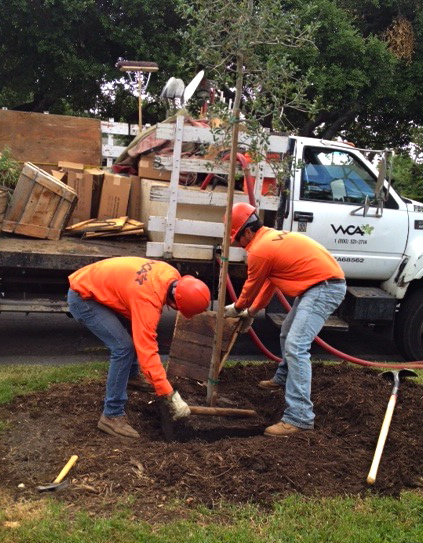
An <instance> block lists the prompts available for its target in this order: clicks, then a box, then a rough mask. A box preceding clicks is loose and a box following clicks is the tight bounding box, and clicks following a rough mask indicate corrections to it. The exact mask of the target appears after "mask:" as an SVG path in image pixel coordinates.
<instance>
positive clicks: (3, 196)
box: [0, 189, 9, 230]
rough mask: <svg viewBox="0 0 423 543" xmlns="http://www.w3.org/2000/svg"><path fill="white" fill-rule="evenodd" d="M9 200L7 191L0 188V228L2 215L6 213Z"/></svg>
mask: <svg viewBox="0 0 423 543" xmlns="http://www.w3.org/2000/svg"><path fill="white" fill-rule="evenodd" d="M8 201H9V193H8V192H7V190H3V189H0V230H1V225H2V224H3V219H4V215H5V213H6V208H7V202H8Z"/></svg>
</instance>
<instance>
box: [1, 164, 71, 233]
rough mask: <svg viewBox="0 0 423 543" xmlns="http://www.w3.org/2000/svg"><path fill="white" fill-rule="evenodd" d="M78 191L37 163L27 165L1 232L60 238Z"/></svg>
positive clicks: (14, 193)
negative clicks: (36, 164)
mask: <svg viewBox="0 0 423 543" xmlns="http://www.w3.org/2000/svg"><path fill="white" fill-rule="evenodd" d="M77 198H78V197H77V194H76V192H75V191H74V190H73V189H71V188H70V187H68V186H67V185H65V184H64V183H62V182H61V181H59V180H58V179H55V178H54V177H53V176H52V175H50V174H48V173H47V172H45V171H43V170H41V169H40V168H38V167H37V166H34V164H31V163H30V162H27V163H25V164H24V167H23V169H22V173H21V176H20V177H19V180H18V183H17V185H16V188H15V190H14V192H13V195H12V200H11V202H10V204H9V206H8V208H7V210H6V215H5V217H4V220H3V225H2V231H3V232H10V233H14V234H22V235H24V236H30V237H34V238H42V239H54V240H57V239H60V236H61V234H62V232H63V230H64V228H65V227H66V224H67V222H68V220H69V218H70V215H71V214H72V211H73V209H74V207H75V205H76V202H77Z"/></svg>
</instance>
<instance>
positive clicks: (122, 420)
mask: <svg viewBox="0 0 423 543" xmlns="http://www.w3.org/2000/svg"><path fill="white" fill-rule="evenodd" d="M97 427H98V428H99V429H100V430H102V431H103V432H106V434H110V435H111V436H116V437H132V438H134V439H136V438H139V437H140V435H139V433H138V432H137V431H136V430H134V428H132V426H130V425H129V423H128V419H127V418H126V415H121V416H119V417H106V415H101V417H100V420H99V421H98V424H97Z"/></svg>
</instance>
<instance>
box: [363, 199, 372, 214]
mask: <svg viewBox="0 0 423 543" xmlns="http://www.w3.org/2000/svg"><path fill="white" fill-rule="evenodd" d="M369 207H370V198H369V196H368V195H367V194H366V198H365V199H364V205H363V217H365V216H366V215H367V212H368V211H369Z"/></svg>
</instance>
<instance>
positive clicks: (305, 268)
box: [225, 202, 346, 437]
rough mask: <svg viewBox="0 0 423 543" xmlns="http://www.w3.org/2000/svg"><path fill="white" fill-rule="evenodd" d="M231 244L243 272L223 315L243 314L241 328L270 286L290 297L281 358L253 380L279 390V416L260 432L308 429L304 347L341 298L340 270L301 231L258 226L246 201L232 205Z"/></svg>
mask: <svg viewBox="0 0 423 543" xmlns="http://www.w3.org/2000/svg"><path fill="white" fill-rule="evenodd" d="M234 242H237V243H238V245H239V246H241V247H244V248H245V250H246V251H247V253H248V260H247V263H248V276H247V280H246V281H245V283H244V286H243V289H242V292H241V294H240V296H239V298H238V299H237V300H236V302H235V303H233V304H230V305H228V306H226V307H225V317H241V318H243V319H244V323H243V330H244V331H247V330H248V328H249V327H250V326H251V324H252V322H253V319H254V316H255V315H256V313H257V312H258V311H259V310H260V309H263V308H264V307H266V306H267V304H268V303H269V302H270V300H271V299H272V297H273V295H274V293H275V291H276V289H280V291H281V292H282V293H283V294H284V295H287V296H289V297H292V298H295V301H294V303H293V305H292V308H291V310H290V311H289V313H288V315H287V316H286V318H285V320H284V322H283V324H282V327H281V332H280V344H281V352H282V361H281V363H280V364H279V365H278V368H277V370H276V373H275V375H274V376H273V378H272V379H270V380H267V381H260V383H259V386H260V387H261V388H264V389H267V390H278V389H281V388H282V389H283V388H284V389H285V403H286V407H285V411H284V413H283V415H282V419H281V421H280V422H278V423H276V424H273V425H272V426H269V427H268V428H266V429H265V431H264V435H266V436H269V437H283V436H288V435H290V434H292V433H294V432H299V431H301V430H312V429H313V428H314V413H313V403H312V401H311V398H310V395H311V375H312V371H311V362H310V348H311V344H312V342H313V340H314V338H315V337H316V336H317V334H318V333H319V332H320V330H321V329H322V327H323V325H324V323H325V321H326V320H327V318H328V317H329V316H330V315H331V314H332V313H333V312H334V311H335V310H336V309H337V308H338V307H339V305H340V303H341V302H342V300H343V299H344V297H345V292H346V284H345V276H344V272H343V270H342V269H341V267H340V266H339V264H338V263H337V261H336V260H335V259H334V257H333V256H332V255H331V254H330V253H329V251H327V250H326V249H325V247H323V246H322V245H320V244H319V243H317V242H316V241H314V240H312V239H311V238H309V237H307V236H306V235H304V234H300V233H298V232H285V231H278V230H275V229H273V228H268V227H266V226H263V224H262V222H261V221H260V220H259V217H258V215H257V214H256V209H255V208H254V207H253V206H252V205H250V204H247V203H243V202H242V203H237V204H235V205H234V206H233V209H232V223H231V243H234Z"/></svg>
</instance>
